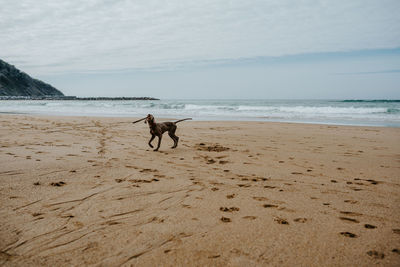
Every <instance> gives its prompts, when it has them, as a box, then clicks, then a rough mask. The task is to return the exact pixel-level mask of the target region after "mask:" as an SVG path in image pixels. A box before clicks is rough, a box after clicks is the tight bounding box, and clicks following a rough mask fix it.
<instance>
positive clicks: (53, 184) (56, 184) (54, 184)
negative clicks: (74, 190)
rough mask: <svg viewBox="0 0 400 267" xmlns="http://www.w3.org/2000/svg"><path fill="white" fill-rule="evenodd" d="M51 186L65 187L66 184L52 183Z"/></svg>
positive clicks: (61, 182)
mask: <svg viewBox="0 0 400 267" xmlns="http://www.w3.org/2000/svg"><path fill="white" fill-rule="evenodd" d="M50 185H51V186H63V185H65V183H64V182H63V181H60V182H53V183H50Z"/></svg>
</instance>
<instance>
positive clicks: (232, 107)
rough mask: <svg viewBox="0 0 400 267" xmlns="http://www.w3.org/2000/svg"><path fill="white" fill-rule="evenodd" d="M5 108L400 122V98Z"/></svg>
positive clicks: (9, 108)
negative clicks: (392, 100) (383, 100)
mask: <svg viewBox="0 0 400 267" xmlns="http://www.w3.org/2000/svg"><path fill="white" fill-rule="evenodd" d="M0 112H7V113H9V112H11V113H12V112H15V113H25V114H49V115H57V114H59V115H78V116H123V117H143V116H144V115H146V114H148V113H151V114H154V115H155V116H156V117H157V118H163V117H164V118H181V117H193V118H194V119H203V120H209V119H211V120H218V119H222V120H273V121H299V122H304V121H307V122H308V121H318V122H322V123H324V122H346V123H348V122H350V124H351V122H362V123H366V124H374V125H381V123H383V122H385V123H386V124H389V125H397V126H399V127H400V104H399V103H355V102H351V103H350V102H349V103H344V102H334V101H330V100H318V101H317V100H276V101H273V100H218V101H217V100H161V101H89V100H88V101H1V102H0Z"/></svg>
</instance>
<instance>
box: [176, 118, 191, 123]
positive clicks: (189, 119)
mask: <svg viewBox="0 0 400 267" xmlns="http://www.w3.org/2000/svg"><path fill="white" fill-rule="evenodd" d="M191 119H192V118H186V119H183V120H179V121H175V122H174V123H178V122H181V121H187V120H191Z"/></svg>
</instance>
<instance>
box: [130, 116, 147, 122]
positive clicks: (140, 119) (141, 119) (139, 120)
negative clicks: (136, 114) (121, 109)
mask: <svg viewBox="0 0 400 267" xmlns="http://www.w3.org/2000/svg"><path fill="white" fill-rule="evenodd" d="M145 119H146V117H144V118H143V119H140V120H137V121H134V122H132V123H137V122H139V121H142V120H145Z"/></svg>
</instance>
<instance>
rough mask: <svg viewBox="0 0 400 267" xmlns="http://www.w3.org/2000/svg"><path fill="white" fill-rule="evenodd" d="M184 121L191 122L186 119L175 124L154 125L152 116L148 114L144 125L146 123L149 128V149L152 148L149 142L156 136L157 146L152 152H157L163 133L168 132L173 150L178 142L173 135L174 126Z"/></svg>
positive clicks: (177, 138)
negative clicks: (172, 141) (172, 143)
mask: <svg viewBox="0 0 400 267" xmlns="http://www.w3.org/2000/svg"><path fill="white" fill-rule="evenodd" d="M186 120H191V118H186V119H183V120H179V121H175V122H170V121H167V122H162V123H156V122H155V121H154V117H153V115H151V114H148V115H147V117H146V118H145V121H144V123H148V124H149V127H150V134H151V138H150V141H149V146H150V147H151V148H153V145H152V144H151V142H152V141H153V140H154V138H155V137H156V136H157V137H158V145H157V148H156V149H154V151H158V149H159V148H160V145H161V139H162V135H163V133H165V132H168V135H169V137H171V138H172V140H174V145H173V146H172V147H171V148H175V147H176V146H177V145H178V141H179V137H178V136H176V135H175V131H176V124H177V123H178V122H181V121H186Z"/></svg>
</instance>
